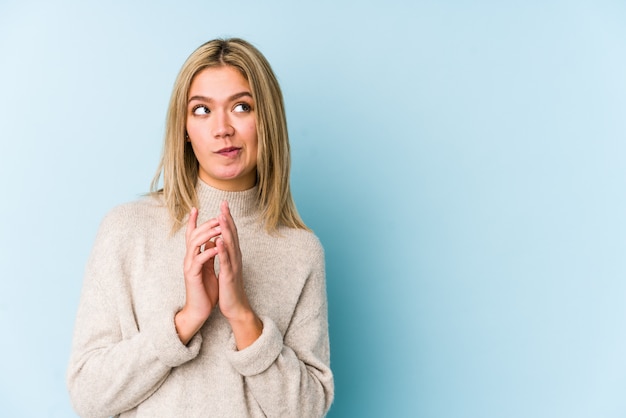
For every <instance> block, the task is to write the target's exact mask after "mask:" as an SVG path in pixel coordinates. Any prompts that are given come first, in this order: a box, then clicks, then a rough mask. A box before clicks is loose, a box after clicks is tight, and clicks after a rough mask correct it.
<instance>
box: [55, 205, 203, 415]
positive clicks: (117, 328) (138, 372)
mask: <svg viewBox="0 0 626 418" xmlns="http://www.w3.org/2000/svg"><path fill="white" fill-rule="evenodd" d="M121 212H123V211H122V210H120V209H118V210H114V211H112V212H111V213H110V214H109V215H107V217H105V219H104V221H103V222H102V224H101V226H100V229H99V231H98V235H97V237H96V241H95V244H94V248H93V250H92V253H91V256H90V258H89V261H88V263H87V267H86V270H85V278H84V283H83V289H82V293H81V299H80V303H79V307H78V312H77V315H76V323H75V328H74V338H73V342H72V353H71V356H70V362H69V367H68V372H67V383H68V389H69V392H70V398H71V400H72V404H73V406H74V408H75V410H76V411H77V412H78V413H79V415H81V416H85V417H101V416H102V417H104V416H111V415H116V414H119V413H121V412H123V411H126V410H129V409H132V408H134V407H135V406H137V405H138V404H139V403H141V402H142V401H143V400H144V399H146V398H147V397H148V396H150V395H151V394H152V393H153V392H154V391H155V390H156V389H158V387H159V386H160V385H161V384H162V383H163V381H164V380H165V379H166V378H167V376H168V374H169V372H170V370H171V369H172V367H176V366H178V365H180V364H182V363H184V362H187V361H189V360H191V359H193V358H194V357H195V356H196V355H197V354H198V351H199V348H200V345H201V336H200V335H199V334H198V335H196V336H195V337H194V338H193V339H192V340H191V341H190V343H189V344H188V345H187V346H184V345H183V344H182V343H181V342H180V339H179V338H178V336H177V334H176V329H175V325H174V315H175V313H176V309H175V308H172V309H164V310H162V311H161V312H158V313H156V315H157V317H156V318H154V321H153V322H152V325H151V326H150V327H147V328H146V329H141V330H140V329H139V327H138V326H137V324H136V323H135V318H134V314H133V302H132V296H131V294H130V292H129V290H128V285H127V280H128V277H127V276H128V274H129V271H128V267H127V262H126V261H125V260H127V258H128V257H129V256H132V251H130V248H129V246H128V244H127V237H125V232H126V229H125V227H124V222H125V221H124V219H125V218H126V217H125V216H124V214H123V213H121Z"/></svg>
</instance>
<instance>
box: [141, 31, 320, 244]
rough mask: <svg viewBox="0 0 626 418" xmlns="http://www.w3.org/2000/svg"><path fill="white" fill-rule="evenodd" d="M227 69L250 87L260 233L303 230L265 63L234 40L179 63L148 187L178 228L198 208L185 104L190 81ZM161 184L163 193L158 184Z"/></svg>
mask: <svg viewBox="0 0 626 418" xmlns="http://www.w3.org/2000/svg"><path fill="white" fill-rule="evenodd" d="M224 65H227V66H232V67H234V68H236V69H237V70H239V71H240V72H241V74H242V75H243V76H244V77H245V79H246V80H247V81H248V83H249V84H250V89H251V90H252V98H253V99H254V102H255V112H256V129H257V137H258V141H259V146H258V156H257V185H258V194H259V196H258V197H259V205H260V208H261V213H262V219H263V221H264V223H265V228H266V230H267V231H269V232H274V231H276V230H277V229H278V227H279V226H286V227H290V228H301V229H308V228H307V227H306V225H305V224H304V222H303V221H302V219H301V218H300V215H299V214H298V211H297V210H296V206H295V203H294V201H293V197H292V195H291V189H290V185H289V172H290V165H291V157H290V148H289V137H288V133H287V120H286V117H285V107H284V103H283V95H282V92H281V90H280V86H279V85H278V80H277V79H276V76H275V75H274V72H273V71H272V68H271V67H270V65H269V63H268V62H267V60H266V59H265V57H264V56H263V54H261V52H260V51H259V50H258V49H256V48H255V47H254V46H253V45H251V44H250V43H248V42H246V41H244V40H243V39H239V38H230V39H215V40H212V41H209V42H207V43H205V44H203V45H201V46H200V47H199V48H198V49H196V50H195V51H194V52H193V53H192V54H191V55H190V56H189V58H187V61H185V63H184V64H183V66H182V68H181V70H180V72H179V74H178V77H177V78H176V82H175V83H174V89H173V91H172V96H171V98H170V103H169V107H168V112H167V121H166V127H165V143H164V147H163V154H162V156H161V162H160V163H159V167H158V169H157V173H156V175H155V176H154V179H153V180H152V184H151V188H150V190H151V193H153V194H159V195H162V196H163V199H164V201H165V204H166V206H167V209H168V211H169V213H170V215H171V217H172V221H173V230H177V229H179V228H180V227H181V226H182V225H183V223H184V218H185V217H186V215H187V214H188V213H189V211H190V210H191V208H192V207H194V206H196V207H197V205H198V198H197V194H196V184H197V182H198V165H199V163H198V160H197V158H196V156H195V154H194V152H193V149H192V148H191V144H190V143H189V142H188V141H186V140H185V135H186V120H187V119H186V118H187V100H188V95H189V88H190V86H191V82H192V81H193V78H194V77H195V76H196V74H198V73H199V72H200V71H202V70H204V69H206V68H208V67H217V66H224ZM161 176H162V179H163V188H162V189H160V188H159V180H160V179H161Z"/></svg>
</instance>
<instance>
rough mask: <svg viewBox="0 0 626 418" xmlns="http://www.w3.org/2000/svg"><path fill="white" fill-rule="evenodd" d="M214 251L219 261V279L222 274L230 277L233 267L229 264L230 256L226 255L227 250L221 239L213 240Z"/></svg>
mask: <svg viewBox="0 0 626 418" xmlns="http://www.w3.org/2000/svg"><path fill="white" fill-rule="evenodd" d="M215 251H217V256H218V257H219V259H220V277H222V274H224V275H226V276H228V277H231V276H232V272H233V268H232V267H233V266H232V264H231V258H230V254H228V249H227V247H226V245H225V243H224V239H223V238H221V237H220V238H218V239H216V240H215Z"/></svg>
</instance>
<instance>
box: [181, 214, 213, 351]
mask: <svg viewBox="0 0 626 418" xmlns="http://www.w3.org/2000/svg"><path fill="white" fill-rule="evenodd" d="M197 222H198V209H196V208H192V209H191V213H190V214H189V220H188V221H187V230H186V232H185V242H186V247H187V250H186V252H185V260H184V269H183V271H184V275H185V306H183V309H182V310H181V311H180V312H178V313H177V314H176V316H175V318H174V323H175V325H176V332H178V336H179V338H180V340H181V341H182V343H183V344H187V343H188V342H189V340H191V338H192V337H193V336H194V335H195V334H196V332H198V330H200V328H201V327H202V325H203V324H204V322H205V321H206V320H207V318H208V317H209V315H210V314H211V312H212V311H213V308H214V307H215V305H216V304H217V301H218V295H219V287H218V282H217V276H216V274H215V255H216V254H217V248H216V247H215V243H214V242H213V241H211V240H212V239H213V238H215V237H216V236H218V235H219V234H220V232H221V231H220V225H219V222H218V220H217V219H210V220H209V221H207V222H205V223H203V224H202V225H200V226H198V225H197Z"/></svg>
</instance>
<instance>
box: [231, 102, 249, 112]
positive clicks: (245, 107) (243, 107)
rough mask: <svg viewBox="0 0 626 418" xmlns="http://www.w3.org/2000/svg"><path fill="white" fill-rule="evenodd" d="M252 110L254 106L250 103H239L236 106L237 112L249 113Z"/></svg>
mask: <svg viewBox="0 0 626 418" xmlns="http://www.w3.org/2000/svg"><path fill="white" fill-rule="evenodd" d="M251 110H252V106H250V105H249V104H248V103H239V104H237V105H236V106H235V109H234V111H235V112H249V111H251Z"/></svg>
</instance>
